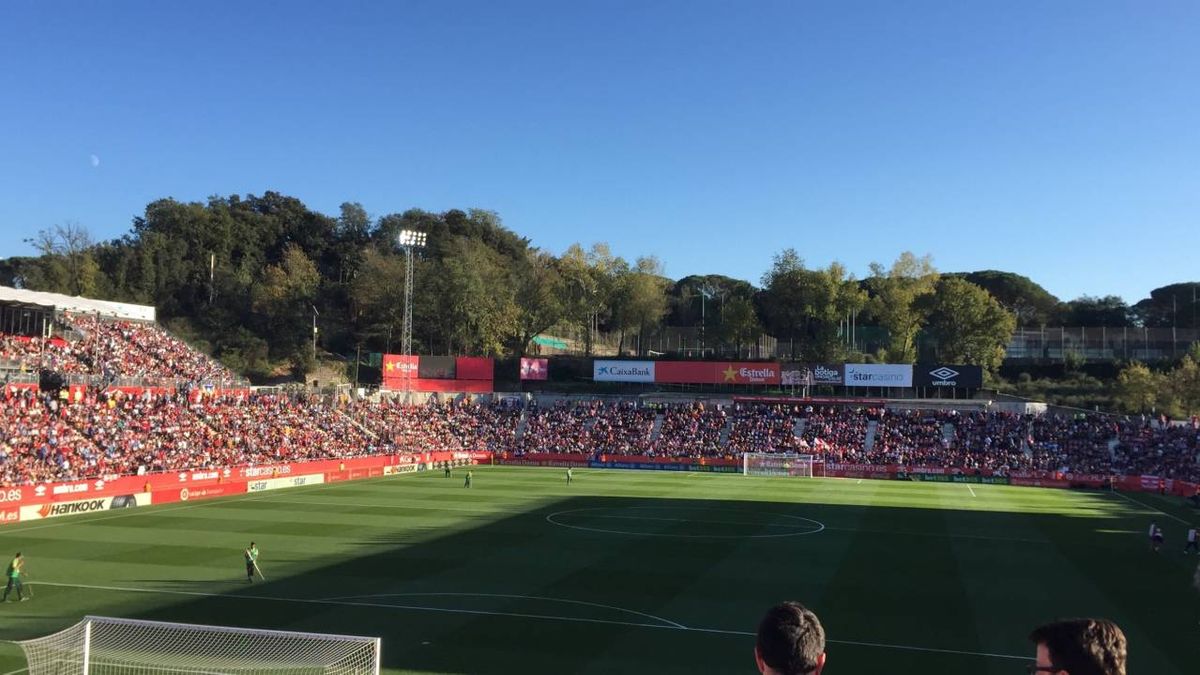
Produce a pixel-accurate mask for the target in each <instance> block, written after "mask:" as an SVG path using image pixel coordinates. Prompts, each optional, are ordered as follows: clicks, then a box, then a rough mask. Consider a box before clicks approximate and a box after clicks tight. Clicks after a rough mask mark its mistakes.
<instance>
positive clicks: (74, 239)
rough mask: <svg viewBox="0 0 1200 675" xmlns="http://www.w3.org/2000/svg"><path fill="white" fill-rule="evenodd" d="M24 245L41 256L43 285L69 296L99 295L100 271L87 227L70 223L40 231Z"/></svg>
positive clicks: (93, 243)
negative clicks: (30, 247) (97, 293)
mask: <svg viewBox="0 0 1200 675" xmlns="http://www.w3.org/2000/svg"><path fill="white" fill-rule="evenodd" d="M25 241H26V242H27V243H29V244H32V245H33V247H34V248H35V249H37V250H38V252H40V253H41V254H42V258H43V266H42V270H41V274H42V279H41V280H42V282H43V283H46V284H49V285H51V286H53V287H54V288H55V290H56V292H59V293H66V294H67V295H86V296H95V295H96V292H97V288H98V284H99V279H98V277H99V276H100V269H99V266H98V265H97V264H96V261H95V259H94V258H93V257H92V248H93V246H94V245H95V242H94V241H93V240H92V235H91V234H90V233H89V232H88V229H87V228H86V227H84V226H83V225H80V224H79V223H74V222H68V223H65V224H62V225H55V226H54V227H51V228H49V229H45V230H39V231H38V233H37V235H36V236H35V237H33V238H32V239H26V240H25Z"/></svg>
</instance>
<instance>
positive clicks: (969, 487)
mask: <svg viewBox="0 0 1200 675" xmlns="http://www.w3.org/2000/svg"><path fill="white" fill-rule="evenodd" d="M967 490H969V491H970V493H971V496H972V497H974V496H975V488H973V487H971V486H970V485H968V486H967Z"/></svg>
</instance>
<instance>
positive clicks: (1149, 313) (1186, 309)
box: [1133, 281, 1200, 328]
mask: <svg viewBox="0 0 1200 675" xmlns="http://www.w3.org/2000/svg"><path fill="white" fill-rule="evenodd" d="M1133 312H1134V314H1135V316H1136V317H1137V318H1138V320H1139V322H1140V323H1141V324H1142V325H1143V326H1146V327H1149V328H1171V327H1175V328H1200V282H1195V281H1190V282H1186V283H1178V284H1170V285H1168V286H1163V287H1161V288H1156V289H1154V290H1152V291H1150V297H1148V298H1146V299H1144V300H1142V301H1140V302H1138V303H1137V304H1136V305H1134V306H1133Z"/></svg>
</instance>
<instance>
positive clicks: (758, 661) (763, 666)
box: [754, 645, 767, 673]
mask: <svg viewBox="0 0 1200 675" xmlns="http://www.w3.org/2000/svg"><path fill="white" fill-rule="evenodd" d="M754 665H756V666H758V672H759V673H766V672H767V664H765V663H763V659H762V657H761V656H759V655H758V645H754Z"/></svg>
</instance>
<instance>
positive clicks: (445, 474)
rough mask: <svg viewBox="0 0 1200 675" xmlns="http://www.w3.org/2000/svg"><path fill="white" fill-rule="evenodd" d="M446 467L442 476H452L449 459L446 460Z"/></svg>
mask: <svg viewBox="0 0 1200 675" xmlns="http://www.w3.org/2000/svg"><path fill="white" fill-rule="evenodd" d="M444 468H445V470H446V472H445V473H444V474H442V478H449V477H450V462H449V461H447V462H446V464H445V465H444Z"/></svg>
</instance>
